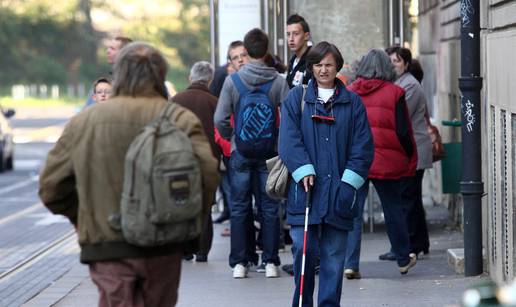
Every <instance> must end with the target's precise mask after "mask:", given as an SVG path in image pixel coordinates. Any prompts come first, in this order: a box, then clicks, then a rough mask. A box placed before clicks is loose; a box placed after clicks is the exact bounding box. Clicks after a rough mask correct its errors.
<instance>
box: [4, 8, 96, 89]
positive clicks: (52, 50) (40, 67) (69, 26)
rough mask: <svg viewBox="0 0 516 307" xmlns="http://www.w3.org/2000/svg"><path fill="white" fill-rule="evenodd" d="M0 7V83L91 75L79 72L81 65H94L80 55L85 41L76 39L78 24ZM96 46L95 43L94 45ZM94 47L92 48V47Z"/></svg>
mask: <svg viewBox="0 0 516 307" xmlns="http://www.w3.org/2000/svg"><path fill="white" fill-rule="evenodd" d="M37 12H39V11H38V10H35V11H30V12H29V14H26V15H23V14H21V15H20V14H17V13H15V12H14V11H11V10H9V9H3V10H0V46H4V47H3V48H2V56H1V57H0V67H2V69H1V70H0V84H2V85H3V86H6V85H7V86H9V85H12V84H15V83H46V84H51V83H58V84H64V83H66V82H68V81H80V80H86V79H91V78H92V76H93V75H94V74H93V73H91V72H89V73H88V74H87V75H80V74H79V71H80V68H81V66H91V65H95V63H94V62H93V63H92V60H91V59H90V61H89V62H86V61H85V60H86V59H87V58H86V57H84V53H85V52H87V51H88V48H90V49H91V48H92V47H91V46H89V47H88V45H87V42H86V41H85V40H82V39H80V37H81V36H80V35H79V33H80V30H81V25H80V24H79V23H78V22H77V21H75V20H68V21H59V20H56V19H54V18H53V17H50V16H46V15H45V14H43V13H42V14H39V15H38V13H37ZM94 48H96V46H94ZM94 51H95V50H94Z"/></svg>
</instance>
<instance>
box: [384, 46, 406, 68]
mask: <svg viewBox="0 0 516 307" xmlns="http://www.w3.org/2000/svg"><path fill="white" fill-rule="evenodd" d="M385 52H387V54H388V55H391V54H396V56H397V57H398V58H400V59H402V60H403V61H404V62H405V63H406V64H408V65H409V66H410V64H411V63H412V52H410V49H408V48H403V47H400V46H397V45H395V46H390V47H389V48H387V49H385Z"/></svg>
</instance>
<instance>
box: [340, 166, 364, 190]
mask: <svg viewBox="0 0 516 307" xmlns="http://www.w3.org/2000/svg"><path fill="white" fill-rule="evenodd" d="M341 180H342V181H343V182H345V183H347V184H349V185H351V186H352V187H354V188H355V189H357V190H358V189H360V187H361V186H362V185H363V184H364V182H365V180H364V178H362V176H360V175H359V174H357V173H355V172H354V171H352V170H350V169H346V170H344V174H343V175H342V179H341Z"/></svg>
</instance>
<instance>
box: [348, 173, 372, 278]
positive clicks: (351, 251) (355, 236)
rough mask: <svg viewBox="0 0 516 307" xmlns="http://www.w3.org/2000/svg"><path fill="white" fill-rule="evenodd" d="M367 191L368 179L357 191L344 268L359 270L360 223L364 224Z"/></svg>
mask: <svg viewBox="0 0 516 307" xmlns="http://www.w3.org/2000/svg"><path fill="white" fill-rule="evenodd" d="M368 191H369V182H368V181H367V182H366V183H364V185H363V186H362V187H361V188H360V189H359V190H358V191H357V206H358V215H357V216H356V217H355V218H354V219H353V230H351V231H350V232H349V233H348V243H347V245H346V246H347V247H346V261H345V262H344V268H346V269H353V270H355V271H360V246H361V245H362V225H363V224H364V217H363V214H364V206H365V201H366V198H367V193H368Z"/></svg>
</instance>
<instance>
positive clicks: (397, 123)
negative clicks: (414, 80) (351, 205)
mask: <svg viewBox="0 0 516 307" xmlns="http://www.w3.org/2000/svg"><path fill="white" fill-rule="evenodd" d="M395 79H396V73H395V71H394V67H393V65H392V64H391V61H390V59H389V56H388V55H387V53H385V51H383V50H381V49H373V50H370V51H369V52H368V53H367V54H366V55H365V56H364V57H363V58H362V60H361V61H360V63H359V66H358V69H357V80H356V81H355V82H353V84H351V85H350V86H349V87H348V89H349V90H350V91H352V92H355V93H357V94H358V95H360V97H361V98H362V101H363V103H364V105H365V107H366V110H367V118H368V120H369V125H370V126H371V131H372V133H373V139H374V147H375V150H374V160H373V164H372V166H371V169H370V170H369V176H368V179H369V180H370V181H371V182H372V183H373V184H374V186H375V189H376V192H377V193H378V196H379V197H380V201H381V203H382V208H383V212H384V216H385V225H386V227H387V234H388V236H389V240H390V242H391V245H392V249H393V251H394V254H395V255H396V260H397V263H398V269H399V271H400V273H401V274H406V273H407V272H408V270H409V269H410V268H412V267H413V266H414V265H415V264H416V256H415V254H411V253H410V245H409V233H408V228H407V221H406V215H407V211H408V206H410V204H411V200H410V199H408V198H407V195H406V193H404V191H405V190H406V189H407V186H408V185H409V184H410V180H411V178H413V176H415V171H416V166H417V148H416V143H415V141H414V136H413V132H412V125H411V121H410V118H409V116H408V110H407V105H406V102H405V91H404V90H403V89H402V88H401V87H399V86H397V85H395V84H394V83H393V81H394V80H395ZM364 187H365V188H364V190H366V191H363V193H361V194H360V195H361V197H360V202H359V204H360V206H359V210H360V213H359V215H358V217H357V218H355V220H354V227H353V231H352V232H350V233H349V237H348V245H347V252H346V264H345V271H344V274H345V275H346V277H347V278H348V279H357V278H360V277H361V276H360V273H359V261H360V243H361V232H362V221H363V219H362V212H363V208H364V202H365V198H366V195H367V188H368V184H364Z"/></svg>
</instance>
